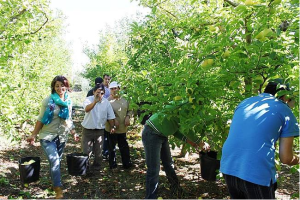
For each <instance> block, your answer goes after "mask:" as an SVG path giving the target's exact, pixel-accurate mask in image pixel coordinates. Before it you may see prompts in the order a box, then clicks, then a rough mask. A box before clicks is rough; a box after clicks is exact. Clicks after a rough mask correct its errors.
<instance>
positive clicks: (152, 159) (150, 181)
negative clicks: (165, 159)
mask: <svg viewBox="0 0 300 200" xmlns="http://www.w3.org/2000/svg"><path fill="white" fill-rule="evenodd" d="M142 141H143V145H144V148H145V157H146V165H147V175H146V197H145V198H146V199H156V198H157V191H158V182H159V170H160V152H161V146H162V137H161V136H158V135H157V134H155V133H153V130H152V129H151V128H150V127H149V126H145V127H144V129H143V132H142Z"/></svg>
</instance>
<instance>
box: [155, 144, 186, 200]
mask: <svg viewBox="0 0 300 200" xmlns="http://www.w3.org/2000/svg"><path fill="white" fill-rule="evenodd" d="M160 156H161V161H162V165H163V167H164V170H165V172H166V175H167V179H168V181H169V183H170V184H171V187H170V188H171V192H172V193H173V194H174V195H175V196H176V197H178V198H181V197H182V195H183V190H182V188H181V187H180V184H179V180H178V177H177V175H176V173H175V169H174V163H173V159H172V155H171V151H170V145H169V142H168V139H167V138H166V139H165V140H164V142H163V143H162V148H161V155H160Z"/></svg>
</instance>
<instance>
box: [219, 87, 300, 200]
mask: <svg viewBox="0 0 300 200" xmlns="http://www.w3.org/2000/svg"><path fill="white" fill-rule="evenodd" d="M278 86H280V87H278ZM281 90H288V88H287V87H286V86H285V85H278V83H276V82H270V83H269V84H268V85H267V87H266V89H265V91H264V93H262V94H260V95H258V96H254V97H250V98H248V99H246V100H244V101H242V102H241V103H240V104H239V105H238V106H237V108H236V110H235V113H234V116H233V119H232V124H231V126H230V131H229V135H228V138H227V140H226V141H225V143H224V146H223V151H222V159H221V168H220V171H221V172H222V173H223V175H224V178H225V181H226V184H227V186H228V190H229V193H230V197H231V198H233V199H236V198H237V199H244V198H248V199H275V190H276V169H275V144H276V141H277V140H278V139H279V158H280V161H281V162H282V163H284V164H287V165H296V164H299V157H298V156H296V155H294V154H293V149H292V148H293V139H294V137H297V136H299V126H298V123H297V120H296V118H295V116H294V114H293V113H292V111H291V109H290V108H289V107H288V105H287V102H289V101H290V99H287V96H286V95H282V96H280V97H278V98H276V97H275V96H274V95H275V94H276V93H277V92H278V91H281Z"/></svg>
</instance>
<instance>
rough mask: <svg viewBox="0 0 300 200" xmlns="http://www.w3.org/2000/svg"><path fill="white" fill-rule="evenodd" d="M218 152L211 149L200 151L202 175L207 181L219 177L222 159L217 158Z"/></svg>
mask: <svg viewBox="0 0 300 200" xmlns="http://www.w3.org/2000/svg"><path fill="white" fill-rule="evenodd" d="M217 155H218V153H217V152H215V151H210V152H206V153H203V152H201V153H200V157H201V159H200V161H201V163H200V165H201V176H202V178H203V179H205V180H207V181H215V180H216V179H217V170H219V169H220V160H217Z"/></svg>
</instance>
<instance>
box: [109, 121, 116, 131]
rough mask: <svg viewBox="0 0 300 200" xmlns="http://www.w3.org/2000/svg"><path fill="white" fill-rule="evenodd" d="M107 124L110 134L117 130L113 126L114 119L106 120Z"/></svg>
mask: <svg viewBox="0 0 300 200" xmlns="http://www.w3.org/2000/svg"><path fill="white" fill-rule="evenodd" d="M108 123H109V125H110V133H114V132H115V131H116V129H117V127H116V125H115V119H110V120H108Z"/></svg>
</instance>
